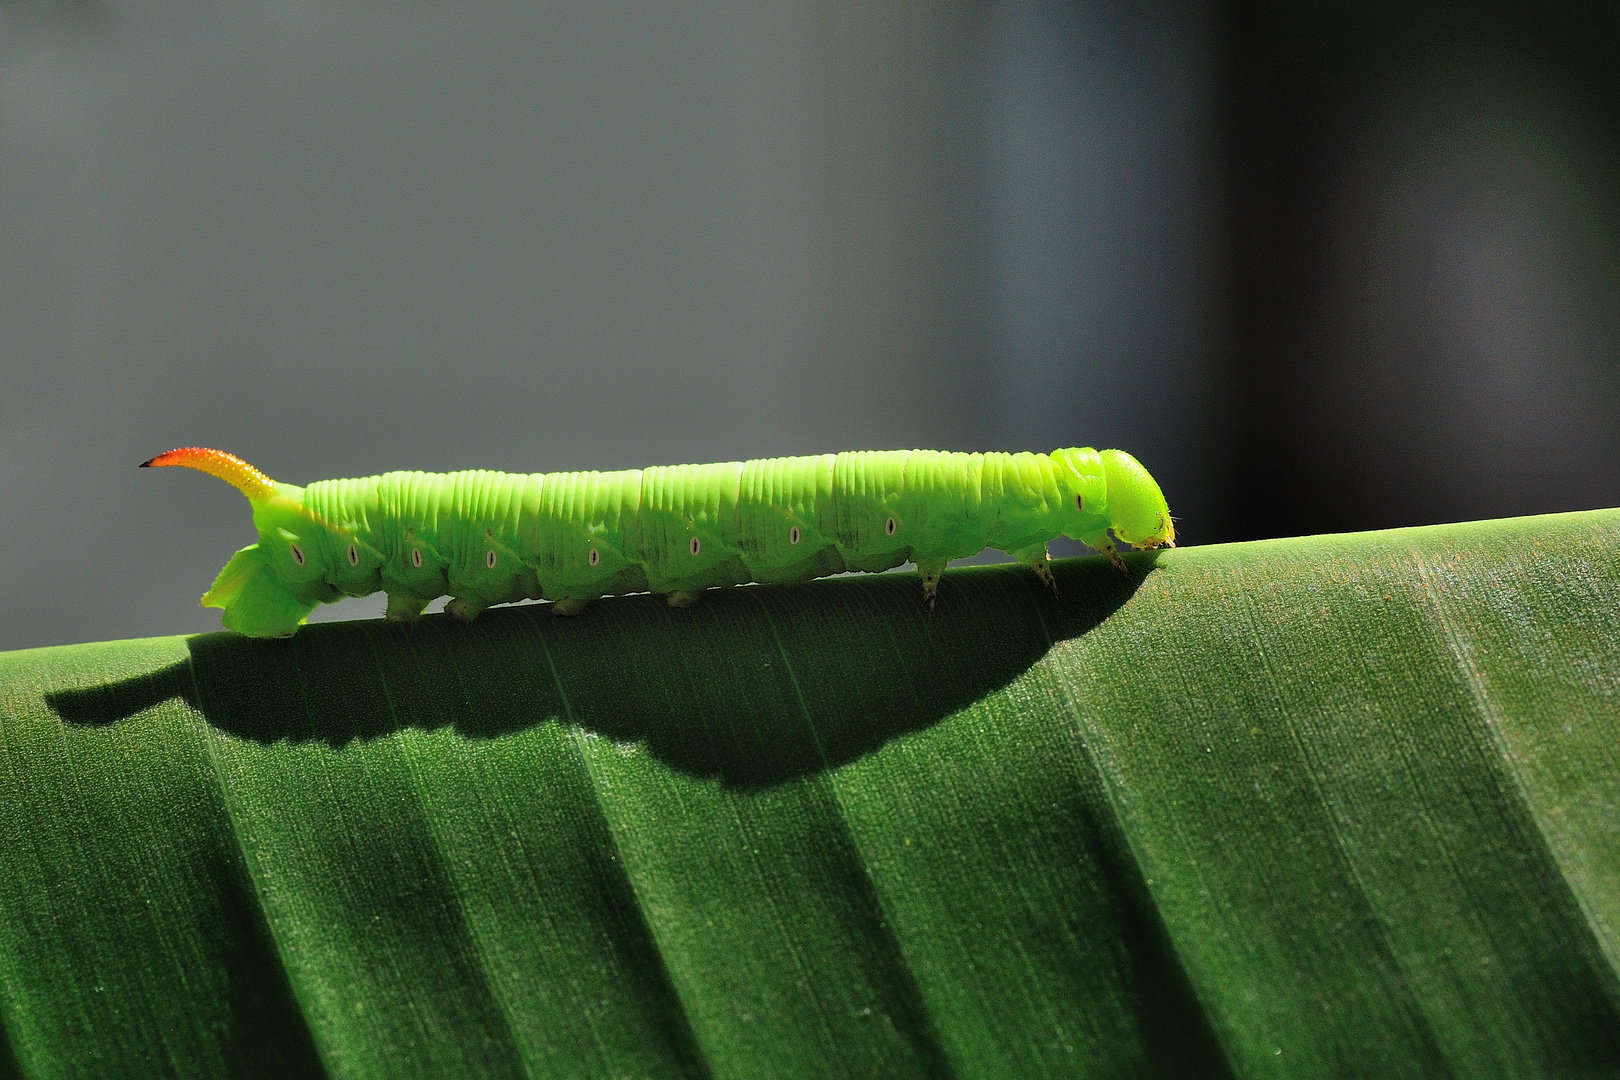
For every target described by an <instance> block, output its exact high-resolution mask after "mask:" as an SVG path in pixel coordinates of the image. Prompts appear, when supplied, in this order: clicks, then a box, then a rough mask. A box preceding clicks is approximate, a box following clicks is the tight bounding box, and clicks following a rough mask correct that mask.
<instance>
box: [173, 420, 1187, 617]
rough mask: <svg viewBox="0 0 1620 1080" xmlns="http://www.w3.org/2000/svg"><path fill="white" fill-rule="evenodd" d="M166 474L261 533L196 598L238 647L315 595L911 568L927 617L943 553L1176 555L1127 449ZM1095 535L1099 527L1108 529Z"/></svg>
mask: <svg viewBox="0 0 1620 1080" xmlns="http://www.w3.org/2000/svg"><path fill="white" fill-rule="evenodd" d="M143 464H144V466H166V465H182V466H186V467H189V468H194V469H199V470H201V471H204V472H207V473H209V474H210V475H213V476H218V477H220V478H221V479H224V480H226V481H227V482H228V483H231V484H233V485H235V486H236V487H237V488H238V489H239V490H241V491H242V493H243V494H244V495H246V496H247V497H248V500H249V502H250V503H251V504H252V507H253V523H254V527H255V528H256V529H257V530H258V533H259V541H258V543H256V544H253V545H251V546H249V547H246V548H243V549H242V550H241V551H239V552H237V553H236V555H235V556H233V557H232V558H231V560H230V562H229V563H227V564H226V566H225V569H223V570H221V571H220V573H219V576H218V577H217V578H216V579H215V581H214V584H213V586H212V587H211V588H210V589H209V590H208V592H207V593H206V594H204V596H203V599H202V602H203V604H204V605H205V606H208V607H218V608H221V609H223V611H224V622H225V625H226V626H227V627H228V628H230V629H232V630H235V631H237V632H239V633H242V634H246V635H248V636H251V637H286V636H289V635H291V634H292V633H293V632H294V631H295V630H296V629H297V628H298V626H299V624H300V623H302V622H303V621H304V620H305V619H306V618H308V616H309V614H310V612H312V611H313V610H314V609H315V607H316V605H317V604H321V603H330V602H333V601H336V600H338V599H341V598H342V597H344V596H367V595H370V594H372V593H375V592H379V591H381V592H385V593H387V595H388V606H387V611H386V617H387V618H389V619H394V620H411V619H415V618H416V617H418V616H419V615H420V614H421V613H422V610H423V608H425V607H426V606H427V605H428V604H429V603H430V602H431V601H432V600H433V599H435V598H436V597H440V596H446V595H448V596H450V597H451V600H450V601H449V603H447V604H446V605H445V610H446V611H448V612H450V613H451V614H452V615H454V616H456V617H458V618H462V619H471V618H474V617H476V616H477V615H478V613H479V612H481V611H482V610H483V609H484V608H486V607H488V606H490V605H491V604H500V603H506V602H510V601H515V600H522V599H545V600H550V601H553V602H554V603H553V608H552V610H553V611H555V612H556V613H558V614H576V613H578V612H579V611H581V610H582V609H583V608H584V607H585V605H586V604H587V603H589V602H590V601H591V600H593V599H595V598H597V597H600V596H607V595H617V594H623V593H633V592H647V591H651V592H655V593H661V594H663V595H664V596H665V597H666V599H667V600H668V602H669V603H670V604H671V605H672V606H677V607H683V606H687V605H689V604H691V603H695V602H696V601H697V599H698V597H699V596H700V595H701V593H702V592H703V590H705V589H709V588H714V587H717V586H726V585H738V584H742V583H744V582H751V581H752V582H764V583H789V582H799V581H807V580H809V579H811V578H817V577H824V576H826V575H828V574H836V573H842V572H843V571H846V570H859V571H866V572H877V571H882V570H887V569H890V568H891V567H895V566H899V565H900V564H902V563H905V562H913V563H915V564H916V566H917V568H918V571H919V574H920V576H921V578H922V583H923V597H924V601H925V602H926V603H927V605H928V609H929V611H930V612H932V611H933V610H934V604H935V598H936V596H937V591H938V586H939V580H940V576H941V575H942V574H943V572H944V570H945V567H946V565H947V564H948V563H949V562H950V561H951V560H952V559H960V558H965V557H967V556H970V555H976V554H978V553H979V552H980V551H983V550H985V549H986V548H995V549H997V550H1000V551H1004V552H1007V553H1008V554H1010V555H1012V556H1013V557H1015V558H1017V559H1018V560H1020V561H1021V562H1023V563H1024V564H1025V565H1027V566H1029V567H1030V568H1031V569H1032V570H1033V571H1034V572H1035V573H1036V574H1037V575H1038V576H1039V577H1040V578H1041V580H1042V581H1043V582H1044V583H1046V584H1047V585H1048V586H1050V587H1052V588H1053V589H1054V590H1055V588H1056V586H1055V583H1054V582H1053V579H1052V576H1051V570H1050V568H1049V566H1048V562H1047V551H1046V545H1047V542H1048V541H1049V540H1051V539H1053V538H1054V537H1056V536H1059V535H1064V536H1070V537H1073V538H1075V539H1077V540H1080V541H1081V542H1083V543H1085V544H1087V545H1089V546H1091V547H1093V548H1096V549H1097V550H1099V551H1101V552H1103V553H1104V554H1105V555H1107V556H1108V557H1109V558H1110V559H1112V560H1113V561H1114V563H1115V565H1117V566H1119V567H1120V568H1121V569H1124V563H1123V562H1122V561H1121V560H1120V558H1119V555H1118V553H1117V552H1116V551H1115V549H1114V544H1113V539H1117V540H1119V541H1120V542H1121V543H1124V544H1127V545H1129V546H1131V547H1137V548H1154V547H1165V546H1173V545H1174V543H1175V527H1174V524H1173V522H1172V521H1171V518H1170V512H1169V509H1168V507H1167V506H1166V504H1165V500H1164V495H1163V494H1162V493H1161V492H1160V490H1159V486H1158V484H1157V483H1156V482H1155V481H1154V479H1153V478H1152V477H1151V476H1150V475H1149V474H1148V472H1147V470H1146V469H1144V468H1142V466H1141V464H1140V463H1139V462H1137V460H1136V459H1135V458H1133V457H1131V455H1129V454H1127V453H1125V452H1124V451H1121V450H1104V451H1101V452H1098V451H1096V450H1093V449H1090V448H1089V447H1087V448H1076V449H1066V450H1057V451H1054V452H1053V453H1051V454H1028V453H1023V454H1001V453H991V454H961V453H944V452H940V451H934V450H894V451H855V452H851V453H844V454H823V455H820V456H818V457H796V458H769V459H760V460H754V461H745V462H737V461H732V462H723V463H719V464H714V465H674V466H660V467H656V468H650V469H629V470H623V471H618V472H571V473H528V474H523V473H501V472H490V471H486V470H472V471H467V472H456V473H421V472H394V473H386V474H384V475H381V476H369V477H361V478H356V479H348V480H323V481H319V482H317V483H314V484H310V485H309V486H308V487H302V488H300V487H296V486H294V485H291V484H283V483H278V482H277V481H274V480H271V479H270V478H269V477H268V476H265V475H264V474H263V473H261V472H259V471H258V470H257V469H255V468H253V467H252V466H251V465H248V464H247V463H246V462H243V461H241V460H240V459H238V458H235V457H232V456H231V455H229V454H225V453H222V452H220V451H217V450H207V449H203V448H200V447H185V448H181V449H179V450H172V451H170V452H169V453H167V454H161V455H159V456H158V457H156V458H153V459H152V460H150V461H148V462H145V463H143ZM1110 534H1112V538H1113V539H1111V536H1110Z"/></svg>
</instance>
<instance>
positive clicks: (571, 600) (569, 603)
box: [551, 596, 590, 615]
mask: <svg viewBox="0 0 1620 1080" xmlns="http://www.w3.org/2000/svg"><path fill="white" fill-rule="evenodd" d="M589 604H590V601H589V600H581V599H580V598H579V597H577V596H565V597H563V598H562V599H560V600H554V601H552V604H551V613H552V614H553V615H578V614H579V613H580V612H582V611H584V610H585V608H586V606H587V605H589Z"/></svg>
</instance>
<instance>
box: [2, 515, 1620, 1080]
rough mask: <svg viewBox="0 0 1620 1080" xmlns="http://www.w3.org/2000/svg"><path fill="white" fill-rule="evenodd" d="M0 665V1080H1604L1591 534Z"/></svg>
mask: <svg viewBox="0 0 1620 1080" xmlns="http://www.w3.org/2000/svg"><path fill="white" fill-rule="evenodd" d="M1128 562H1129V565H1130V569H1131V573H1130V574H1129V576H1126V575H1122V574H1120V573H1119V572H1118V571H1117V570H1115V569H1114V568H1113V567H1111V566H1109V565H1108V564H1107V563H1105V562H1103V561H1102V560H1100V559H1076V560H1068V561H1065V562H1061V563H1059V564H1057V566H1056V574H1057V582H1058V585H1059V587H1060V589H1061V595H1059V596H1053V595H1051V594H1049V593H1048V592H1047V591H1045V590H1044V589H1042V588H1041V587H1040V585H1039V583H1038V582H1037V581H1036V580H1035V578H1034V577H1033V575H1031V574H1030V573H1029V572H1028V571H1027V570H1025V569H1023V568H1022V567H1016V566H994V567H975V568H965V569H961V570H953V571H951V572H950V573H948V574H947V576H946V578H945V581H944V584H943V587H942V592H941V598H940V599H941V603H940V610H939V614H938V615H937V616H936V617H933V618H930V617H928V615H927V614H926V612H925V611H924V610H923V608H922V606H921V604H920V603H919V598H918V587H917V584H916V581H915V579H914V577H912V576H910V575H880V576H871V577H847V578H840V579H833V580H826V581H820V582H814V583H811V584H808V585H805V586H802V587H792V588H775V587H769V588H767V587H747V588H740V589H735V590H727V591H721V592H711V593H709V594H707V595H706V597H705V598H704V601H703V603H701V604H700V605H698V606H697V607H695V608H692V609H690V610H682V611H673V610H670V609H668V608H666V607H663V606H661V605H660V604H659V603H658V602H657V601H656V600H655V599H654V598H652V597H629V598H623V599H617V600H611V601H605V602H601V603H598V604H596V605H593V606H592V608H591V609H589V610H588V611H587V612H586V613H585V614H584V615H581V616H578V617H576V618H572V619H558V618H553V617H551V616H550V615H549V614H548V612H547V610H546V608H545V607H544V606H525V607H516V608H509V609H498V610H495V611H491V612H488V613H486V614H485V615H484V616H482V617H481V618H479V619H478V620H477V621H476V622H475V623H473V624H471V625H461V624H458V623H455V622H452V621H450V620H448V619H445V618H437V617H429V618H427V619H426V620H424V621H423V622H421V623H419V624H417V625H415V626H396V625H391V624H384V623H382V622H380V621H367V622H352V623H328V624H320V625H312V626H308V627H306V628H304V629H302V630H300V632H299V633H298V634H297V636H296V637H294V638H292V639H289V640H284V641H253V640H247V639H244V638H239V637H235V636H231V635H227V634H208V635H202V636H196V637H189V638H179V637H176V638H163V639H153V640H142V641H120V642H109V643H104V644H93V645H81V646H69V647H60V648H48V649H37V650H30V651H24V652H15V653H8V654H3V655H0V1033H3V1039H0V1075H13V1076H19V1077H29V1078H32V1077H58V1076H97V1077H99V1076H140V1077H146V1076H184V1077H192V1076H198V1077H207V1076H276V1077H294V1076H334V1077H390V1078H397V1077H410V1076H454V1077H478V1076H491V1077H506V1076H529V1077H598V1076H599V1077H632V1076H633V1077H666V1076H667V1077H713V1078H722V1077H727V1078H729V1077H740V1078H761V1077H797V1076H805V1077H829V1076H837V1077H843V1076H848V1077H869V1076H883V1077H909V1076H929V1077H959V1078H970V1077H997V1078H1003V1077H1048V1076H1050V1077H1089V1076H1175V1077H1186V1076H1213V1077H1225V1076H1231V1077H1272V1076H1277V1077H1313V1078H1315V1077H1340V1076H1344V1077H1349V1076H1369V1077H1399V1076H1425V1077H1428V1076H1448V1075H1451V1076H1468V1077H1487V1076H1502V1077H1538V1076H1548V1077H1550V1076H1613V1075H1620V511H1594V512H1590V513H1582V514H1567V515H1556V516H1549V517H1540V518H1524V519H1515V520H1508V521H1494V522H1481V523H1474V524H1466V525H1450V526H1437V527H1429V528H1419V529H1404V530H1395V531H1388V532H1379V533H1366V534H1356V535H1345V536H1327V537H1310V538H1302V539H1294V540H1280V541H1265V542H1259V543H1251V544H1237V545H1227V546H1219V547H1207V548H1195V549H1188V550H1177V551H1168V552H1163V553H1159V554H1157V555H1156V556H1154V555H1146V554H1143V555H1137V556H1133V557H1131V558H1130V559H1129V560H1128Z"/></svg>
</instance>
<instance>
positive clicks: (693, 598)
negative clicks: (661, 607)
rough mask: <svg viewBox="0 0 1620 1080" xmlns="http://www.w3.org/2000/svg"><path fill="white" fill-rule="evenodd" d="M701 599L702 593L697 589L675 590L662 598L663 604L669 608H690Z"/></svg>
mask: <svg viewBox="0 0 1620 1080" xmlns="http://www.w3.org/2000/svg"><path fill="white" fill-rule="evenodd" d="M701 599H703V593H702V592H701V591H700V590H698V589H676V590H675V591H674V592H672V593H668V594H666V595H665V596H664V603H666V604H668V605H669V606H670V607H691V606H692V605H693V604H695V603H697V602H698V601H699V600H701Z"/></svg>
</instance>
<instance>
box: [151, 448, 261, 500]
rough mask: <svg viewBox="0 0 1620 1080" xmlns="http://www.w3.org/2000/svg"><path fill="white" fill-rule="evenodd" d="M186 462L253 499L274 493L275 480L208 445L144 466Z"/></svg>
mask: <svg viewBox="0 0 1620 1080" xmlns="http://www.w3.org/2000/svg"><path fill="white" fill-rule="evenodd" d="M167 465H184V466H185V467H186V468H188V469H196V470H197V471H198V472H205V473H207V474H208V475H209V476H217V477H219V478H220V479H221V480H223V481H225V482H226V483H227V484H229V485H231V486H232V487H234V488H236V490H238V491H240V492H241V493H242V494H244V495H246V496H247V497H248V498H250V499H263V498H265V497H267V496H269V495H272V494H274V493H275V490H276V482H275V481H274V480H272V479H270V478H269V477H268V476H266V475H264V473H262V472H260V471H259V470H258V469H255V468H254V467H253V466H251V465H249V464H248V463H247V462H245V461H243V460H242V459H241V458H239V457H237V456H236V455H235V454H227V453H226V452H225V451H223V450H210V449H208V448H207V447H206V446H182V447H180V448H179V449H178V450H170V451H169V452H168V453H167V454H159V455H158V456H157V457H155V458H152V459H151V460H149V461H143V462H141V468H143V469H161V468H163V467H164V466H167Z"/></svg>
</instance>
